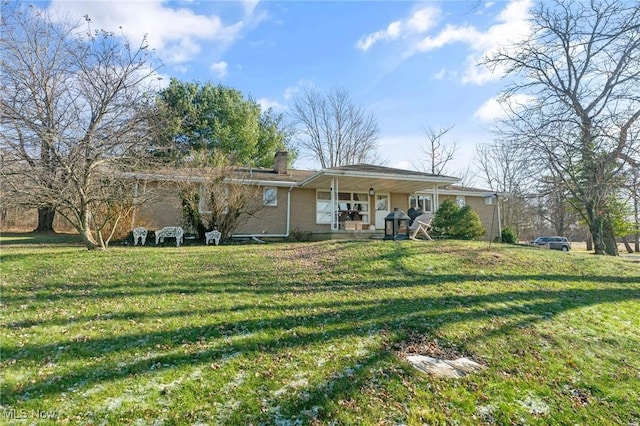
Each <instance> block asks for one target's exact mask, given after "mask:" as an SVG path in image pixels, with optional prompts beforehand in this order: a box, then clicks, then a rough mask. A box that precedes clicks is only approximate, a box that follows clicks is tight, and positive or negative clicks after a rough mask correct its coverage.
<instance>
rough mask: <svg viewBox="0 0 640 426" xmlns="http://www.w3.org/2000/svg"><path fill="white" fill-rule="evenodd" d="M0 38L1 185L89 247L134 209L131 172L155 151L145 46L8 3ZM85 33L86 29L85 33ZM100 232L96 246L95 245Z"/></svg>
mask: <svg viewBox="0 0 640 426" xmlns="http://www.w3.org/2000/svg"><path fill="white" fill-rule="evenodd" d="M2 12H3V13H2V37H1V38H0V56H1V76H0V81H1V84H2V93H1V95H0V106H1V108H0V126H2V129H3V131H2V134H1V135H0V149H1V151H2V156H3V163H4V164H3V165H5V166H6V167H3V170H2V172H1V177H2V179H3V185H5V189H6V192H9V193H10V194H11V196H12V197H13V199H14V200H16V201H17V202H19V203H20V204H21V205H22V206H24V207H37V208H49V209H55V211H56V212H57V213H58V214H60V215H62V216H63V217H64V218H66V219H67V220H68V221H69V223H70V224H71V225H72V226H73V227H74V228H75V229H76V230H77V231H78V232H79V234H80V236H81V237H82V239H83V241H84V243H85V245H86V247H87V248H89V249H93V248H97V247H102V248H106V244H107V243H108V235H110V234H111V232H109V233H108V234H107V238H106V239H105V238H104V235H103V231H104V230H105V226H107V225H108V224H112V225H113V224H114V223H116V224H117V222H118V219H117V218H118V217H121V216H122V215H123V214H124V213H125V212H127V211H128V210H129V208H128V207H127V206H128V205H130V204H131V203H133V202H134V201H133V199H132V197H133V191H132V190H131V185H133V182H132V181H129V180H123V179H122V174H123V172H124V171H127V170H134V169H135V168H137V167H138V166H139V163H140V161H141V160H142V159H145V158H146V156H147V154H148V153H149V150H148V149H147V146H148V137H147V134H148V133H147V130H148V128H147V125H146V123H147V120H146V119H145V118H146V117H145V115H146V111H148V109H149V106H150V105H151V97H150V96H148V95H149V93H148V86H146V85H145V81H146V79H147V78H148V77H150V76H151V75H152V74H154V70H153V69H152V67H151V59H152V58H151V56H150V55H151V54H150V52H149V51H148V49H147V45H146V41H145V40H143V41H142V42H141V44H140V45H138V46H132V45H131V43H130V42H129V41H128V40H126V39H125V38H123V37H118V36H116V35H115V34H112V33H109V32H105V31H92V30H91V28H90V19H89V17H85V20H86V22H85V23H84V24H80V23H71V22H69V21H56V20H55V19H53V18H52V17H51V16H50V15H49V14H48V13H47V12H44V11H40V10H38V9H37V8H35V7H32V6H29V7H23V6H20V5H15V4H11V5H8V4H6V3H5V4H3V10H2ZM81 28H84V29H83V30H81ZM96 233H97V237H98V238H97V239H96Z"/></svg>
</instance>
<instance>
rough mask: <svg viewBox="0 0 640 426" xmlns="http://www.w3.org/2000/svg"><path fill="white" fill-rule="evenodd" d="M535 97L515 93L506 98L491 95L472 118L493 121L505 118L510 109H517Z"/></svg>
mask: <svg viewBox="0 0 640 426" xmlns="http://www.w3.org/2000/svg"><path fill="white" fill-rule="evenodd" d="M534 100H535V98H534V97H533V96H531V95H525V94H517V95H513V96H511V97H509V98H506V99H499V98H498V97H495V96H494V97H492V98H490V99H488V100H487V101H486V102H485V103H483V104H482V105H481V106H480V108H478V110H477V111H476V112H475V113H474V114H473V118H476V119H478V120H481V121H486V122H493V121H498V120H502V119H504V118H507V116H508V113H509V111H510V110H512V109H513V110H517V109H519V108H520V107H522V106H524V105H527V104H529V103H531V102H533V101H534Z"/></svg>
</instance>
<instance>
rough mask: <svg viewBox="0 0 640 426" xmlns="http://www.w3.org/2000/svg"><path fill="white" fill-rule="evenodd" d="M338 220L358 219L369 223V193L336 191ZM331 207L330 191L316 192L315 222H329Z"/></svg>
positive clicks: (331, 212)
mask: <svg viewBox="0 0 640 426" xmlns="http://www.w3.org/2000/svg"><path fill="white" fill-rule="evenodd" d="M336 207H337V210H338V219H337V220H338V221H339V222H345V221H347V220H358V221H361V222H362V223H369V194H367V193H360V192H338V199H337V206H336ZM332 214H333V207H332V205H331V192H329V191H318V192H317V193H316V223H331V215H332Z"/></svg>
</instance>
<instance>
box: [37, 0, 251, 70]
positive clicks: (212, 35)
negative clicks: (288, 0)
mask: <svg viewBox="0 0 640 426" xmlns="http://www.w3.org/2000/svg"><path fill="white" fill-rule="evenodd" d="M248 3H249V4H251V3H255V2H248ZM183 5H184V3H183ZM254 7H255V5H254V6H253V7H252V8H248V9H247V10H249V11H252V10H253V8H254ZM50 9H51V10H52V11H53V12H54V15H55V14H57V15H60V16H64V15H65V14H70V15H71V16H75V17H77V18H80V17H82V16H84V15H88V16H89V17H90V18H91V27H92V28H93V29H106V30H109V31H115V32H118V33H119V32H122V33H124V34H125V35H126V37H127V38H129V39H130V40H131V41H132V43H135V44H137V43H140V42H141V41H142V39H143V38H144V37H145V36H146V37H147V40H148V43H149V46H150V47H151V48H152V49H155V50H156V52H157V53H158V56H159V57H160V58H161V59H162V60H163V61H164V62H166V63H169V64H180V63H185V62H188V61H190V60H191V59H193V58H194V57H195V56H196V55H198V54H199V53H200V52H201V50H202V45H203V44H204V43H211V42H216V44H217V45H218V46H221V47H222V48H224V47H228V46H229V45H231V44H232V43H233V42H234V41H235V40H236V39H237V38H238V37H239V36H240V32H241V30H242V29H243V27H244V25H245V24H244V23H243V21H242V20H240V21H238V22H235V23H231V24H228V25H227V24H225V23H223V22H222V19H221V18H220V17H219V16H217V15H214V14H212V15H208V16H207V15H200V14H197V13H195V12H194V11H193V10H191V9H188V8H187V7H184V6H181V7H175V8H174V7H169V6H168V5H167V3H166V2H164V1H162V0H145V1H128V2H118V3H117V6H115V5H114V4H113V3H111V2H103V1H93V2H78V1H68V0H52V3H51V5H50Z"/></svg>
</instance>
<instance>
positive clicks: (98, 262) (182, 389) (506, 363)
mask: <svg viewBox="0 0 640 426" xmlns="http://www.w3.org/2000/svg"><path fill="white" fill-rule="evenodd" d="M8 238H9V237H6V238H4V239H3V240H0V243H2V247H1V258H2V261H1V264H0V271H1V277H2V317H1V319H0V327H1V330H0V336H1V337H0V338H1V342H0V343H1V350H2V353H1V364H0V367H1V370H2V375H3V377H2V390H1V391H2V392H1V396H0V402H1V404H2V407H1V408H2V418H0V423H12V422H15V423H16V424H18V423H20V424H22V422H23V420H22V419H27V422H28V423H29V422H36V423H38V424H46V423H51V424H61V423H62V424H64V423H68V424H95V425H99V424H113V425H120V424H136V425H160V424H164V425H171V424H176V425H184V424H194V425H195V424H198V425H204V424H225V425H226V424H238V425H245V424H254V425H259V424H265V425H272V424H278V425H296V424H323V425H324V424H372V425H373V424H390V425H391V424H393V425H396V424H411V425H422V424H465V425H466V424H470V425H475V424H483V423H484V424H529V425H531V424H541V425H543V424H544V425H546V424H571V425H572V424H581V425H595V424H599V425H600V424H602V425H607V424H612V425H637V424H638V423H639V422H640V332H639V330H640V264H638V263H634V262H628V261H624V260H622V259H615V258H605V257H596V256H593V255H589V254H586V253H579V252H571V253H568V254H566V253H561V252H556V251H547V250H537V249H533V248H528V247H518V246H502V245H493V246H492V247H491V249H489V247H488V246H487V244H486V243H469V242H455V241H434V242H402V243H394V242H387V241H368V242H335V241H334V242H319V243H278V244H275V243H274V244H266V245H232V246H219V247H214V246H208V247H207V246H187V247H180V248H176V247H170V246H167V247H118V248H112V249H111V250H109V251H107V252H99V251H95V252H88V251H86V250H84V249H83V248H82V247H80V246H77V245H73V244H69V243H68V242H67V243H65V244H43V245H40V244H36V243H34V242H33V241H23V240H20V239H19V238H17V237H15V236H13V237H11V238H12V239H10V240H9V239H8ZM407 352H417V353H422V354H427V355H433V356H449V357H451V356H453V357H456V356H467V357H470V358H473V359H474V360H476V361H478V362H480V363H482V364H484V365H485V366H486V369H484V370H483V371H481V372H479V373H476V374H474V375H470V376H467V377H464V378H462V379H458V380H453V379H440V378H434V377H430V376H427V375H424V374H422V373H420V372H418V371H417V370H415V369H413V367H412V366H411V365H410V364H408V363H407V362H406V361H404V360H403V358H402V355H403V354H405V353H407ZM47 417H49V420H47V419H46V418H47Z"/></svg>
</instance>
